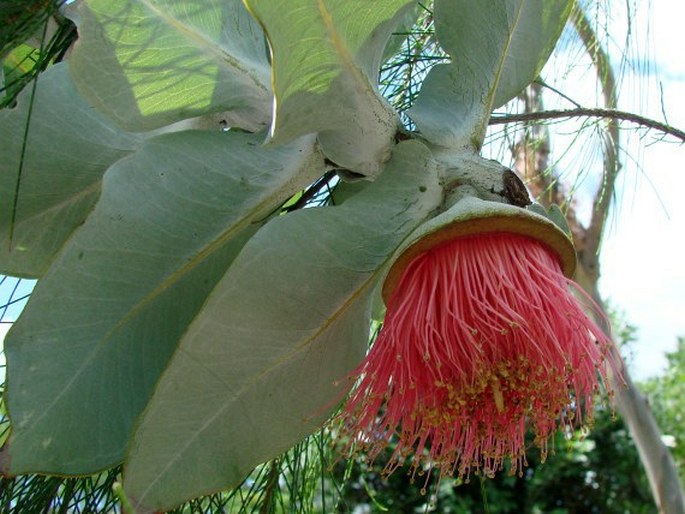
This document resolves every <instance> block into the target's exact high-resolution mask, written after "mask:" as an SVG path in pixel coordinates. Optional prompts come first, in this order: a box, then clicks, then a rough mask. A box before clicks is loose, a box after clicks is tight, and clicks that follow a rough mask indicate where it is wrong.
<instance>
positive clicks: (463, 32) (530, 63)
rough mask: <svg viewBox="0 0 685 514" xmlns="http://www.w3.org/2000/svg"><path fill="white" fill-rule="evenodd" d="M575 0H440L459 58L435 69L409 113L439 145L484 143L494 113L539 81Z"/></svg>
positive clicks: (447, 44)
mask: <svg viewBox="0 0 685 514" xmlns="http://www.w3.org/2000/svg"><path fill="white" fill-rule="evenodd" d="M572 3H573V2H571V1H570V0H482V1H478V2H471V1H469V0H435V25H436V35H437V37H438V40H439V41H440V44H441V46H442V47H443V48H444V49H445V51H446V52H447V53H449V54H450V56H451V57H452V63H451V64H448V65H439V66H436V67H434V68H433V69H432V70H431V71H430V72H429V74H428V76H427V77H426V80H425V81H424V83H423V85H422V87H421V92H420V94H419V97H418V99H417V102H416V104H415V105H414V107H413V108H412V109H411V110H410V111H409V115H410V116H411V117H412V119H413V120H414V121H415V122H416V124H417V126H418V127H419V129H420V130H421V132H422V135H423V136H424V137H426V138H427V139H428V140H429V141H431V142H432V143H435V144H438V145H441V146H445V147H448V148H460V147H467V146H470V147H475V148H477V149H479V148H480V146H481V145H482V143H483V138H484V137H485V130H486V128H487V124H488V120H489V117H490V113H491V112H492V110H493V109H495V108H497V107H499V106H501V105H503V104H504V103H506V102H507V101H509V100H510V99H512V98H513V97H514V96H516V95H517V94H518V93H519V92H520V91H521V90H522V89H523V88H524V87H525V86H526V85H528V84H529V83H530V82H532V81H533V80H534V79H535V78H536V77H537V75H538V73H539V72H540V70H541V69H542V67H543V65H544V64H545V62H546V61H547V59H548V57H549V55H550V54H551V52H552V50H553V49H554V46H555V44H556V42H557V40H558V38H559V35H560V34H561V30H562V29H563V27H564V24H565V23H566V19H567V18H568V15H569V12H570V10H571V6H572Z"/></svg>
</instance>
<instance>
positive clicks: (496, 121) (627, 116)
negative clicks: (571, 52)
mask: <svg viewBox="0 0 685 514" xmlns="http://www.w3.org/2000/svg"><path fill="white" fill-rule="evenodd" d="M579 117H589V118H606V119H611V120H620V121H629V122H631V123H635V124H636V125H640V126H643V127H647V128H650V129H654V130H658V131H660V132H663V133H665V134H668V135H671V136H673V137H676V138H678V139H680V140H681V141H682V142H683V143H685V131H683V130H680V129H677V128H675V127H671V126H670V125H667V124H665V123H661V122H659V121H656V120H653V119H652V118H647V117H645V116H640V115H639V114H635V113H632V112H628V111H619V110H617V109H602V108H599V107H579V108H577V109H558V110H547V111H539V112H523V113H519V114H501V115H496V116H492V117H491V118H490V125H501V124H504V123H514V122H517V121H535V120H552V119H558V118H579Z"/></svg>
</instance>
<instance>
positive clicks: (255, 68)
mask: <svg viewBox="0 0 685 514" xmlns="http://www.w3.org/2000/svg"><path fill="white" fill-rule="evenodd" d="M74 21H75V22H76V24H77V25H78V31H79V40H78V42H77V43H76V45H75V47H74V51H73V53H72V55H71V56H70V62H71V67H72V72H73V75H74V80H75V81H76V82H77V86H78V88H79V90H80V91H81V93H82V94H83V95H85V96H86V98H87V99H88V100H89V101H90V102H91V103H92V104H93V105H94V106H95V107H97V108H98V109H100V110H101V111H102V112H103V113H105V114H106V115H107V116H109V117H110V118H112V119H113V120H115V121H116V122H117V123H118V124H119V125H121V126H122V127H124V128H126V129H128V130H148V129H152V128H158V127H161V126H164V125H168V124H171V123H174V122H176V121H179V120H183V119H186V118H191V117H196V116H200V115H203V114H207V113H212V112H219V111H228V112H227V113H226V115H225V116H226V122H227V123H228V125H229V126H233V127H241V128H245V129H248V130H251V131H256V130H259V129H261V128H264V127H266V126H267V125H268V124H269V122H270V120H271V110H272V107H271V104H272V93H271V87H270V67H269V59H268V49H267V46H266V40H265V38H264V34H263V33H262V31H261V29H260V27H259V25H258V24H257V23H256V22H255V21H254V19H252V17H251V16H250V15H249V14H248V13H247V11H246V10H245V7H244V6H243V3H242V2H241V1H240V0H192V1H187V0H83V1H81V2H80V3H79V6H78V8H77V9H76V14H75V16H74Z"/></svg>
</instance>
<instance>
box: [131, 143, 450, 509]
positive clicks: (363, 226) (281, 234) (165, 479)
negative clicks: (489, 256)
mask: <svg viewBox="0 0 685 514" xmlns="http://www.w3.org/2000/svg"><path fill="white" fill-rule="evenodd" d="M441 200H442V194H441V188H440V186H439V184H438V178H437V172H436V167H435V165H434V164H432V161H431V156H430V153H429V152H428V150H427V149H426V147H425V146H424V145H422V144H421V143H418V142H413V141H412V142H405V143H401V144H400V145H398V147H397V148H396V150H395V152H394V154H393V160H392V161H390V163H389V164H388V166H387V168H386V169H385V170H384V172H383V174H382V175H381V176H380V178H379V179H378V180H377V181H375V182H374V183H373V184H371V185H370V186H369V187H368V188H366V189H365V190H364V191H361V192H360V193H358V194H357V195H355V196H353V197H352V198H350V199H349V200H347V201H346V202H345V203H344V204H343V205H342V206H340V207H321V208H315V209H305V210H303V211H298V212H295V213H292V214H288V215H287V216H283V217H280V218H278V219H275V220H273V221H270V222H269V223H268V224H267V225H266V226H265V227H264V228H263V229H262V230H260V231H259V232H258V233H257V235H255V237H253V238H252V239H251V240H250V241H249V243H248V244H247V245H246V246H245V248H244V249H243V251H242V252H241V254H240V255H239V256H238V257H237V258H236V260H235V262H234V264H233V266H232V267H231V269H230V270H229V272H228V274H227V275H226V276H225V277H224V278H223V279H222V281H221V282H220V283H219V284H218V286H217V288H216V289H215V291H214V293H213V294H212V296H211V297H210V299H209V301H208V303H207V306H206V308H205V309H204V310H203V311H202V314H201V315H200V316H198V317H197V318H196V320H195V321H194V322H193V324H192V325H191V327H190V328H189V330H188V332H187V333H186V334H185V336H184V338H183V341H182V342H181V344H180V346H179V348H178V349H177V351H176V353H175V354H174V356H173V359H172V361H171V364H170V366H169V368H168V369H167V370H166V371H165V373H164V374H163V376H162V378H161V380H160V382H159V384H158V386H157V388H156V390H155V393H154V395H153V397H152V400H151V401H150V404H149V405H148V407H147V409H146V411H145V412H144V414H143V416H142V418H141V419H142V420H141V422H140V425H139V427H138V429H137V432H136V434H135V436H134V439H133V442H132V444H131V446H130V449H129V452H128V456H127V463H126V464H125V484H124V485H125V489H126V490H127V492H128V494H129V497H130V498H132V499H133V500H134V501H135V503H136V504H137V506H138V508H139V510H140V511H143V512H146V511H148V510H163V509H167V508H170V507H172V506H174V505H176V504H178V503H180V502H182V501H183V500H185V499H188V498H192V497H195V496H198V495H201V494H204V493H209V492H211V491H216V490H220V489H225V488H230V487H233V486H235V485H237V484H238V483H239V482H240V481H241V480H242V479H243V478H244V477H245V475H246V474H247V473H248V472H249V471H250V470H251V469H252V468H253V467H254V466H255V465H257V464H258V463H260V462H263V461H265V460H267V459H269V458H272V457H275V456H277V455H278V454H280V453H281V452H283V451H285V450H287V449H288V448H290V447H291V446H292V445H293V444H295V443H297V442H298V441H299V440H300V439H302V438H303V437H304V436H305V435H307V434H308V433H311V432H312V431H314V430H315V429H316V428H317V427H319V426H320V425H321V423H322V422H323V421H324V420H325V419H326V418H327V416H328V415H329V413H330V411H331V409H333V408H334V407H336V406H337V403H338V402H339V401H340V400H342V397H343V395H344V394H345V392H346V388H347V387H348V386H349V385H350V384H349V382H348V381H347V380H346V376H347V374H348V373H349V372H350V371H351V370H352V369H353V368H354V367H355V366H356V365H357V364H358V363H359V361H360V360H361V357H362V356H363V353H364V349H365V348H366V346H367V341H368V335H369V313H370V312H369V311H370V305H369V304H370V302H369V296H370V295H371V293H372V291H373V288H374V285H375V284H376V283H377V279H378V277H379V275H380V273H381V268H382V267H383V265H384V264H385V263H386V261H387V259H388V257H389V256H390V255H391V254H392V253H393V251H394V249H395V248H396V247H397V246H398V245H399V244H400V243H401V242H402V240H403V238H404V237H405V236H406V235H407V234H408V233H409V231H411V230H412V229H413V228H414V227H416V226H417V225H418V224H419V223H420V222H421V221H422V220H423V219H424V218H425V217H426V216H427V215H428V213H429V212H430V211H432V210H433V209H435V207H436V206H437V205H438V204H439V203H440V202H441Z"/></svg>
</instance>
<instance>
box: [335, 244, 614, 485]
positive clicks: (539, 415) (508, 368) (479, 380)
mask: <svg viewBox="0 0 685 514" xmlns="http://www.w3.org/2000/svg"><path fill="white" fill-rule="evenodd" d="M573 286H574V283H573V282H572V281H570V280H568V279H567V278H566V277H565V276H564V275H563V273H562V270H561V265H560V261H559V259H558V258H557V256H556V254H555V253H554V252H552V251H551V250H550V249H549V248H548V247H547V246H546V245H544V244H543V243H541V242H538V241H537V240H535V239H532V238H530V237H526V236H521V235H516V234H508V233H490V234H484V235H473V236H466V237H460V238H458V239H455V240H453V241H450V242H447V243H443V244H441V245H439V246H436V247H434V248H431V249H429V250H427V251H426V252H424V253H422V254H420V255H419V256H418V257H416V258H415V259H414V260H413V261H411V263H410V264H409V265H408V266H407V268H406V269H405V270H404V272H403V273H402V275H401V278H400V280H399V282H398V285H397V287H396V289H395V290H394V292H393V293H392V295H391V296H390V298H389V301H388V302H387V303H388V309H387V315H386V318H385V324H384V325H383V328H382V330H381V332H380V334H379V335H378V338H377V339H376V341H375V343H374V344H373V347H372V348H371V351H370V352H369V354H368V355H367V357H366V359H365V360H364V361H363V362H362V364H361V365H360V366H359V367H358V368H357V370H356V371H355V372H354V377H355V378H356V379H357V383H356V385H355V386H354V388H353V390H352V393H351V395H350V397H349V399H348V401H347V404H346V406H345V408H344V410H343V412H342V414H341V415H340V416H341V420H342V427H343V432H344V433H346V434H348V435H349V436H350V438H351V443H350V444H351V445H354V446H355V447H356V450H355V451H357V452H360V451H365V452H367V453H368V455H369V457H370V458H371V459H374V458H375V457H376V456H377V455H378V454H379V453H380V452H381V451H382V450H383V449H384V448H386V447H387V446H388V444H389V443H390V442H391V441H394V442H395V444H396V446H395V450H394V453H393V454H392V457H391V459H390V461H389V462H388V464H387V466H386V468H385V472H386V473H391V472H392V471H394V470H395V469H396V468H397V467H398V466H400V465H402V464H404V463H405V461H407V460H409V461H410V462H411V465H412V466H413V469H414V472H416V471H417V470H418V471H419V473H420V474H421V473H423V468H435V469H438V470H439V473H440V475H441V476H442V475H444V474H447V475H455V474H457V475H458V476H460V477H463V476H466V477H468V475H469V474H470V473H471V472H477V473H480V474H483V475H486V476H492V475H493V474H494V473H495V472H496V471H498V470H500V469H502V467H503V466H504V464H505V463H506V462H509V463H510V472H511V473H516V472H518V473H521V471H522V468H523V467H524V466H525V465H526V455H525V442H524V435H525V432H526V426H527V424H528V426H529V427H530V428H531V429H532V431H533V433H534V435H535V444H537V445H538V446H539V447H540V448H541V450H542V454H543V459H544V457H545V455H546V453H547V441H548V439H549V438H550V436H551V435H552V434H553V433H554V432H555V431H556V430H557V429H573V428H576V427H579V426H581V425H583V424H586V423H588V422H590V421H591V418H592V413H593V406H594V397H595V393H597V392H598V391H599V389H600V382H604V383H605V384H607V383H608V381H607V367H606V364H607V363H608V364H609V366H610V367H613V368H614V370H616V369H618V368H617V361H616V357H615V353H614V349H613V347H612V344H611V342H610V340H609V338H608V337H607V336H606V335H605V334H604V333H603V332H602V331H601V330H600V329H599V327H598V326H597V325H596V324H595V323H594V322H593V321H591V320H590V319H589V318H588V316H587V315H586V314H585V313H584V312H583V307H582V306H581V305H580V304H579V303H578V301H577V300H576V298H575V297H574V296H573V294H572V293H571V289H572V288H573ZM575 289H576V291H578V292H580V290H579V288H577V287H576V288H575ZM582 299H583V300H584V301H585V302H587V304H588V306H590V307H593V306H594V304H593V303H592V301H591V300H590V299H589V298H588V297H587V296H583V297H582Z"/></svg>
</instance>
